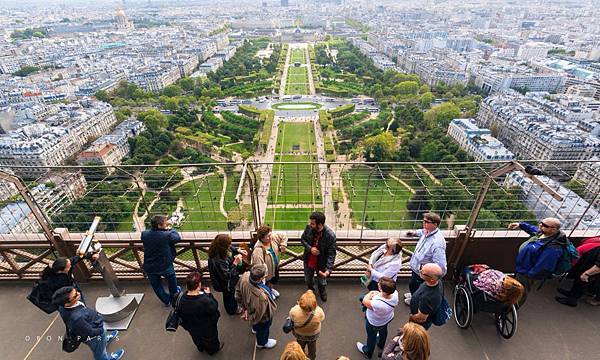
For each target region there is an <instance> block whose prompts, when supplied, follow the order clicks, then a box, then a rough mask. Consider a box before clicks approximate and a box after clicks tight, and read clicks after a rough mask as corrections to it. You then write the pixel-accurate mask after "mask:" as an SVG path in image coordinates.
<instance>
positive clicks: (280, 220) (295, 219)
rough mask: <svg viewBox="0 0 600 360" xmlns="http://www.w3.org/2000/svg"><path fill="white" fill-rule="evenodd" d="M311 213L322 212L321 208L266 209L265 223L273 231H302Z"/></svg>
mask: <svg viewBox="0 0 600 360" xmlns="http://www.w3.org/2000/svg"><path fill="white" fill-rule="evenodd" d="M313 211H323V209H322V208H314V209H313V208H302V209H290V208H286V209H273V208H269V209H267V213H266V215H265V223H267V224H269V225H271V226H272V227H273V229H275V230H303V229H304V227H305V226H306V224H307V223H308V216H309V215H310V213H312V212H313Z"/></svg>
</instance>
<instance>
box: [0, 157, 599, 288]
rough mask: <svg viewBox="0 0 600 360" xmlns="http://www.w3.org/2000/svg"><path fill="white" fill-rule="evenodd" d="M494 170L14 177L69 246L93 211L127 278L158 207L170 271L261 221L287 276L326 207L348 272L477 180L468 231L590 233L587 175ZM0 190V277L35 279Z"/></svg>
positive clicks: (34, 261)
mask: <svg viewBox="0 0 600 360" xmlns="http://www.w3.org/2000/svg"><path fill="white" fill-rule="evenodd" d="M284 160H285V159H284ZM503 165H506V164H503V163H497V162H490V163H444V164H442V163H438V164H418V163H379V164H374V163H358V162H346V163H318V162H285V161H284V162H274V163H255V162H248V163H245V164H241V163H239V164H232V163H219V164H196V165H177V166H174V165H173V166H122V167H62V168H51V169H48V170H49V171H48V172H47V173H46V174H45V175H44V176H43V177H38V178H35V179H25V180H24V181H23V182H22V184H23V185H25V187H26V189H27V191H28V192H29V193H30V194H31V195H32V197H33V199H35V201H36V203H37V205H38V206H39V207H40V209H41V210H42V212H43V214H44V215H45V217H46V218H47V220H48V223H49V224H50V226H51V227H52V228H59V227H62V228H67V229H68V230H69V232H70V233H71V235H70V236H69V237H68V238H66V239H65V240H66V241H67V242H68V243H72V244H73V245H75V244H76V243H77V242H78V241H80V240H81V237H82V234H81V233H82V232H84V231H85V230H87V228H88V226H89V224H90V223H91V221H92V219H93V217H94V216H101V217H102V222H101V226H100V227H99V230H98V232H97V234H96V236H97V237H98V238H99V239H101V242H102V244H103V248H104V250H105V251H106V253H107V255H108V257H109V259H110V261H111V263H112V264H113V267H114V268H115V271H116V272H117V274H118V275H119V276H123V277H133V278H135V277H139V276H141V274H142V272H141V266H142V263H143V246H142V244H141V242H140V239H139V231H141V230H143V229H145V228H147V227H148V226H149V219H150V218H151V217H152V216H153V215H156V214H166V215H168V216H169V218H170V219H171V222H172V223H173V226H174V227H175V228H176V229H178V230H179V231H181V232H182V233H183V234H184V241H183V242H182V243H181V244H180V245H179V246H178V248H177V260H176V267H177V269H178V270H181V271H185V270H186V269H188V270H189V269H193V268H194V269H195V268H199V269H203V268H205V267H206V261H207V255H206V251H207V249H208V246H209V244H210V241H211V239H212V238H214V235H215V234H216V233H219V232H229V233H230V234H231V235H232V237H233V238H234V239H235V241H236V242H241V243H244V242H246V243H249V242H250V238H251V231H253V230H254V229H255V226H256V225H257V224H260V223H267V224H270V225H271V226H272V227H273V228H274V229H275V230H279V231H282V230H285V231H288V234H289V235H290V238H291V239H292V241H291V243H290V247H289V252H288V254H286V255H285V256H284V257H283V259H282V261H283V263H282V272H283V274H284V275H285V274H287V275H292V274H296V275H297V274H299V273H301V270H302V262H301V258H302V252H303V249H302V246H301V245H300V244H299V242H298V241H297V239H298V238H299V236H300V234H301V231H302V230H303V229H304V227H305V226H306V224H307V222H308V217H309V215H310V213H311V212H312V211H314V210H320V211H323V212H324V213H325V214H326V216H327V223H328V225H329V226H331V227H332V228H333V229H335V231H336V233H337V235H338V238H340V239H341V241H340V242H339V243H338V255H339V256H338V258H337V260H336V270H337V272H338V274H342V275H343V274H346V275H348V274H356V273H359V272H360V271H361V270H360V269H362V268H363V267H364V264H365V263H366V262H367V261H368V256H369V254H370V252H371V251H372V250H373V249H374V248H375V247H376V246H377V245H378V244H380V243H381V240H382V239H384V238H386V237H390V236H400V237H402V236H403V235H404V234H405V231H406V230H411V229H417V228H420V227H421V224H420V222H421V218H422V215H423V214H424V213H425V212H428V211H434V212H437V213H439V214H440V216H441V217H442V219H443V222H442V225H441V227H442V229H445V230H450V229H453V228H454V227H455V226H456V225H461V224H466V223H467V221H468V219H469V216H470V215H471V214H472V210H473V208H474V207H475V203H476V198H477V196H478V194H479V193H480V192H481V191H482V188H481V187H482V184H483V180H484V179H486V178H488V179H491V185H490V186H489V188H487V189H484V190H483V191H484V193H485V196H484V201H483V203H482V205H481V208H480V209H478V217H477V219H476V221H475V226H474V227H475V228H476V229H477V230H478V232H479V234H480V235H481V234H483V235H481V236H484V237H489V238H494V237H506V238H511V237H513V238H514V237H516V236H517V235H516V232H515V233H513V232H510V231H508V230H506V226H507V225H508V224H509V223H510V222H513V221H528V222H531V223H535V222H537V221H538V220H539V219H540V218H543V217H547V216H554V217H558V218H559V219H560V220H561V221H562V222H563V229H567V231H571V230H573V229H577V230H578V231H577V236H579V237H586V236H594V235H597V234H598V230H599V229H600V224H599V223H600V218H599V215H598V211H597V210H596V208H595V207H593V206H591V205H590V203H591V202H592V201H594V200H597V194H595V193H594V192H593V191H590V189H593V184H591V181H590V178H589V177H587V178H584V177H583V176H581V177H579V176H577V177H573V173H566V172H565V171H564V170H563V169H564V167H563V166H560V164H553V163H548V162H545V163H543V164H540V163H537V162H522V165H523V166H524V169H526V171H524V172H522V171H513V172H508V173H507V174H504V175H502V176H495V177H494V176H490V174H491V173H493V172H494V171H496V169H498V168H499V167H501V166H503ZM540 165H543V167H542V166H540ZM582 165H585V164H582ZM541 168H543V169H544V170H543V172H541V171H540V170H539V169H541ZM532 174H533V175H532ZM532 179H535V180H536V181H537V182H534V181H533V180H532ZM584 179H585V180H584ZM592 180H593V179H592ZM540 184H544V185H545V186H547V189H544V188H543V187H542V186H540ZM1 186H2V188H1V189H2V191H1V194H2V201H3V210H2V221H1V226H2V230H3V231H2V235H1V236H2V240H0V257H1V261H0V278H6V277H8V278H15V277H17V278H27V277H35V276H36V274H37V273H39V270H40V269H41V268H43V267H45V266H46V265H47V264H49V263H50V262H51V261H52V259H53V258H54V257H55V256H56V253H55V251H54V249H52V247H51V246H50V245H49V243H48V241H47V240H46V239H45V238H44V236H43V234H40V226H39V224H38V223H37V221H36V219H35V218H34V217H33V216H32V213H31V209H29V207H28V206H27V204H25V203H24V202H23V198H22V196H21V194H20V193H19V192H18V191H17V190H16V187H14V186H13V185H11V184H10V183H8V182H6V181H3V182H2V183H1ZM548 189H550V190H548ZM578 194H579V195H578ZM595 198H596V199H595ZM453 236H454V234H453V233H452V232H448V233H447V237H448V238H449V239H451V238H453ZM413 246H414V239H413V240H409V241H406V242H405V250H404V251H405V252H404V255H405V260H408V259H409V258H410V254H411V253H410V252H411V250H412V248H413ZM407 263H408V261H406V262H405V265H406V264H407ZM404 270H405V272H406V270H407V269H404Z"/></svg>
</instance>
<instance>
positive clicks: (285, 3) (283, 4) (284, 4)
mask: <svg viewBox="0 0 600 360" xmlns="http://www.w3.org/2000/svg"><path fill="white" fill-rule="evenodd" d="M288 5H289V2H288V0H281V6H288Z"/></svg>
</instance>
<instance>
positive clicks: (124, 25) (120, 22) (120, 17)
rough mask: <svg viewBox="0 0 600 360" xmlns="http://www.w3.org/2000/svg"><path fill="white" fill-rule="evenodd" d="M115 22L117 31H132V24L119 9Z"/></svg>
mask: <svg viewBox="0 0 600 360" xmlns="http://www.w3.org/2000/svg"><path fill="white" fill-rule="evenodd" d="M115 22H116V24H115V25H116V27H117V29H123V30H133V22H131V21H129V19H128V18H127V15H125V11H123V9H121V8H117V11H116V13H115Z"/></svg>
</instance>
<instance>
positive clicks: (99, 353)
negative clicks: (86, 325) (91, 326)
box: [85, 330, 110, 360]
mask: <svg viewBox="0 0 600 360" xmlns="http://www.w3.org/2000/svg"><path fill="white" fill-rule="evenodd" d="M85 344H86V345H87V346H89V347H90V349H91V350H92V354H94V360H110V357H109V356H108V353H107V352H106V330H104V332H103V333H102V334H101V335H98V336H94V337H93V338H91V339H89V340H88V341H86V342H85Z"/></svg>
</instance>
